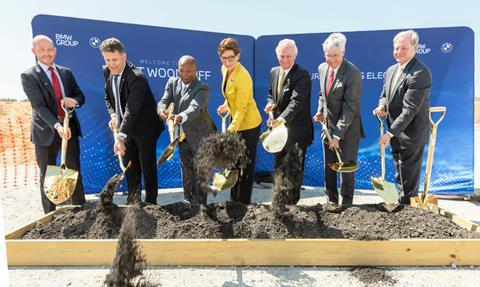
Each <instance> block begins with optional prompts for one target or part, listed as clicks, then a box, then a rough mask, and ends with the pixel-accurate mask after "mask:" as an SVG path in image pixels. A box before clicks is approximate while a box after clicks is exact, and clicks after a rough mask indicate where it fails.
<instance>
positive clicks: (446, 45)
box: [440, 42, 453, 53]
mask: <svg viewBox="0 0 480 287" xmlns="http://www.w3.org/2000/svg"><path fill="white" fill-rule="evenodd" d="M440 49H441V50H442V52H444V53H450V52H451V51H452V50H453V45H452V43H449V42H445V43H443V44H442V46H441V47H440Z"/></svg>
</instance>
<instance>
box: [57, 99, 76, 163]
mask: <svg viewBox="0 0 480 287" xmlns="http://www.w3.org/2000/svg"><path fill="white" fill-rule="evenodd" d="M62 109H63V110H64V111H65V118H63V133H64V134H67V130H68V127H69V125H70V114H71V113H72V112H73V110H74V109H75V108H72V109H69V108H67V107H65V106H64V105H63V104H62ZM67 146H68V139H66V138H63V137H62V148H61V155H60V166H62V167H65V165H66V161H67Z"/></svg>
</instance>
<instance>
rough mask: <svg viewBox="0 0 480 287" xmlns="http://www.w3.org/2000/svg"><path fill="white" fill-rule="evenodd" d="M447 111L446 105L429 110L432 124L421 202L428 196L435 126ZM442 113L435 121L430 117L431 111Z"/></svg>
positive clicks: (435, 139)
mask: <svg viewBox="0 0 480 287" xmlns="http://www.w3.org/2000/svg"><path fill="white" fill-rule="evenodd" d="M446 111H447V108H446V107H431V108H430V110H429V115H428V116H429V119H430V123H431V124H432V131H431V133H430V141H429V142H428V155H427V167H426V170H425V183H424V185H423V193H422V196H421V198H420V202H421V203H425V202H426V200H427V197H428V188H429V186H430V177H431V175H432V167H433V155H434V153H435V144H436V141H437V127H438V125H439V124H440V122H441V121H442V120H443V118H444V117H445V113H446ZM437 112H438V113H442V114H441V116H440V118H438V120H437V121H436V122H434V121H433V119H432V113H437Z"/></svg>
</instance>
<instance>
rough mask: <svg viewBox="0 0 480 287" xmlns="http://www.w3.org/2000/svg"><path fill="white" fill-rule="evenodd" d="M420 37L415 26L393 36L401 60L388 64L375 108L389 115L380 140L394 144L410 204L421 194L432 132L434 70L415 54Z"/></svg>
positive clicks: (399, 179)
mask: <svg viewBox="0 0 480 287" xmlns="http://www.w3.org/2000/svg"><path fill="white" fill-rule="evenodd" d="M418 43H419V37H418V34H417V32H415V31H413V30H408V31H402V32H400V33H398V34H397V35H396V36H395V37H394V38H393V57H394V58H395V60H396V61H397V64H395V65H393V66H391V67H390V68H388V70H387V72H386V73H385V83H384V85H383V90H382V94H381V96H380V100H379V102H378V107H377V108H376V109H375V110H374V111H373V113H374V114H377V115H379V116H382V117H383V116H387V126H388V131H387V133H386V134H385V135H384V136H383V137H382V138H381V139H380V144H383V145H385V146H387V145H389V144H391V145H392V148H391V153H392V157H393V161H394V164H395V171H396V172H395V176H396V179H397V185H398V190H399V193H400V203H403V204H410V198H411V197H415V196H417V195H418V185H419V183H420V171H421V168H422V159H423V150H424V148H425V144H427V142H428V138H429V132H430V122H429V119H428V117H429V115H428V114H429V109H430V104H429V98H430V88H431V87H432V74H431V73H430V70H429V69H428V67H427V66H425V64H423V63H422V62H421V61H420V60H419V59H417V57H415V54H416V51H417V47H418Z"/></svg>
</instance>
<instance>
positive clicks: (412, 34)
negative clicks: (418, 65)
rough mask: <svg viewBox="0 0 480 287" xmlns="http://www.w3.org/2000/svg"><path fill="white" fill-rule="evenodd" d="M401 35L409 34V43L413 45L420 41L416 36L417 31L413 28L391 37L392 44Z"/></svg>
mask: <svg viewBox="0 0 480 287" xmlns="http://www.w3.org/2000/svg"><path fill="white" fill-rule="evenodd" d="M403 36H409V37H410V43H411V44H412V45H413V46H418V43H420V37H418V33H417V32H415V30H411V29H410V30H406V31H402V32H399V33H398V34H397V35H395V37H393V44H395V42H396V41H397V40H398V38H400V37H403Z"/></svg>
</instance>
